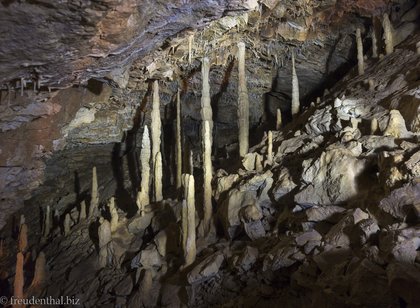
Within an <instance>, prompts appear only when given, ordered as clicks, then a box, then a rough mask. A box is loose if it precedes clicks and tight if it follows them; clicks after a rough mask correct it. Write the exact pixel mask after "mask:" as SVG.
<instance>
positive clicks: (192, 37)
mask: <svg viewBox="0 0 420 308" xmlns="http://www.w3.org/2000/svg"><path fill="white" fill-rule="evenodd" d="M193 43H194V35H193V34H190V35H189V36H188V63H189V64H191V63H192V47H193Z"/></svg>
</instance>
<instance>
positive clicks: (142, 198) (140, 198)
mask: <svg viewBox="0 0 420 308" xmlns="http://www.w3.org/2000/svg"><path fill="white" fill-rule="evenodd" d="M140 164H141V185H140V189H139V192H138V193H137V201H136V203H137V206H138V208H139V213H140V215H143V214H144V207H145V206H146V205H148V204H149V203H150V199H149V185H150V138H149V129H148V128H147V125H146V126H145V127H144V132H143V139H142V142H141V153H140Z"/></svg>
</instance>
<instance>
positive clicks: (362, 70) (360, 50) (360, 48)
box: [356, 28, 365, 75]
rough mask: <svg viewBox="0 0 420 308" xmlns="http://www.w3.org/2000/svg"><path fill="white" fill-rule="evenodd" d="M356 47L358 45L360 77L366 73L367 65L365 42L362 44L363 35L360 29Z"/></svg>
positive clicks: (357, 31) (357, 32)
mask: <svg viewBox="0 0 420 308" xmlns="http://www.w3.org/2000/svg"><path fill="white" fill-rule="evenodd" d="M356 45H357V69H358V72H359V75H363V74H364V73H365V64H364V59H363V42H362V34H361V31H360V29H359V28H357V29H356Z"/></svg>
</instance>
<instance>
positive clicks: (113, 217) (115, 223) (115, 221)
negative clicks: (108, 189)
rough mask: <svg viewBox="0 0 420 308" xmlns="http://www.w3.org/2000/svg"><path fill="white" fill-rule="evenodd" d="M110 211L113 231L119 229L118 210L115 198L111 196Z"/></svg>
mask: <svg viewBox="0 0 420 308" xmlns="http://www.w3.org/2000/svg"><path fill="white" fill-rule="evenodd" d="M108 208H109V213H110V214H111V232H114V231H115V230H117V227H118V211H117V207H116V206H115V198H114V197H111V199H109V201H108Z"/></svg>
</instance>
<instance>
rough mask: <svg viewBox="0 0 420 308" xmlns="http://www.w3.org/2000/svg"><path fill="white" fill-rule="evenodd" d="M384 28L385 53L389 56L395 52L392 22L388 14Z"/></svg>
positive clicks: (383, 22)
mask: <svg viewBox="0 0 420 308" xmlns="http://www.w3.org/2000/svg"><path fill="white" fill-rule="evenodd" d="M382 27H383V28H384V36H383V38H384V41H385V53H386V54H387V55H389V54H391V53H393V52H394V38H393V29H392V25H391V21H390V20H389V17H388V14H387V13H385V14H384V16H383V19H382Z"/></svg>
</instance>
